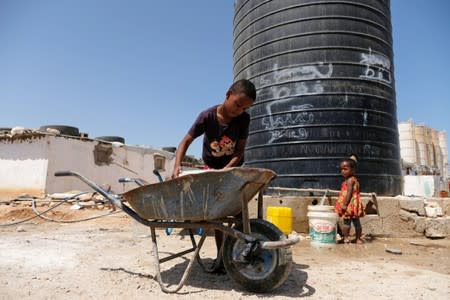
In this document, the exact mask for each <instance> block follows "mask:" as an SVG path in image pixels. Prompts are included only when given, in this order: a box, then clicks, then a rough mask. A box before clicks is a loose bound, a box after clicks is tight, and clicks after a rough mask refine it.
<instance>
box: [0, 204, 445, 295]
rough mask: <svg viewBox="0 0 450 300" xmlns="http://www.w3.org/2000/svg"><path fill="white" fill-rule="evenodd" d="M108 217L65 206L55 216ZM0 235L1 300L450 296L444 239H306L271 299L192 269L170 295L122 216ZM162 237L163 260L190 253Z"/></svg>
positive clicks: (40, 223)
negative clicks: (321, 243)
mask: <svg viewBox="0 0 450 300" xmlns="http://www.w3.org/2000/svg"><path fill="white" fill-rule="evenodd" d="M40 209H41V210H43V208H40ZM105 212H107V211H106V210H95V209H82V210H77V211H73V210H70V209H68V206H66V207H61V209H58V211H57V212H55V213H53V214H52V217H53V218H63V219H66V220H74V219H80V218H85V217H88V216H95V215H98V214H104V213H105ZM31 215H33V213H32V212H31V209H30V208H29V207H23V206H19V207H11V206H7V205H0V224H5V223H8V222H11V221H13V220H15V221H17V220H20V219H23V218H25V217H27V216H31ZM0 232H1V243H0V299H99V298H108V299H156V298H163V299H187V298H189V299H244V298H245V299H259V298H271V299H290V298H300V297H305V298H309V299H351V298H353V299H361V298H364V299H433V300H434V299H450V251H449V249H450V241H449V240H447V239H445V240H428V239H388V238H380V237H379V238H375V239H371V240H367V241H366V243H365V244H364V245H362V246H357V245H354V244H350V245H336V246H334V247H331V248H324V247H314V246H312V245H311V244H310V242H309V240H308V239H307V236H306V235H303V236H302V237H303V239H302V241H301V242H300V244H298V245H296V246H295V247H293V249H292V250H293V268H292V272H291V274H290V276H289V277H288V279H287V280H286V282H285V283H284V284H283V285H282V286H281V287H280V288H278V289H277V290H275V291H273V292H272V293H269V294H254V293H249V292H247V291H245V290H243V289H242V288H240V287H239V286H238V285H237V284H236V283H234V282H233V281H232V280H231V279H230V278H229V277H228V276H227V275H214V274H207V273H204V272H203V271H202V269H201V268H200V267H199V265H198V264H195V265H194V268H193V271H192V274H191V276H190V277H189V279H188V280H187V282H186V285H185V286H184V287H183V288H182V289H181V291H180V292H179V293H178V294H170V295H169V294H164V293H163V292H161V290H160V288H159V285H158V283H157V282H156V280H155V279H154V275H155V271H154V267H153V259H152V258H153V256H152V251H151V243H150V238H148V237H147V236H146V235H148V234H149V229H148V228H146V227H144V226H142V225H139V224H137V223H136V222H135V221H132V220H131V219H130V218H129V217H127V216H125V215H124V214H122V213H119V214H114V215H111V216H108V217H103V218H100V219H95V220H91V221H85V222H80V223H71V224H61V223H54V222H48V221H44V220H41V219H33V220H31V221H29V222H27V223H24V224H20V225H15V226H8V227H0ZM158 235H159V238H158V244H159V248H160V249H159V250H160V256H164V255H166V254H169V253H174V252H177V251H180V250H184V249H187V248H189V247H190V241H189V238H188V236H185V237H183V236H181V235H178V234H172V235H171V236H166V235H165V234H164V232H163V231H158ZM386 247H387V248H395V249H400V250H401V251H402V254H392V253H388V252H386V251H385V248H386ZM214 251H215V246H214V239H213V238H212V237H211V238H207V240H206V244H205V246H204V247H203V248H202V253H201V255H202V257H206V260H207V261H209V262H210V261H211V258H212V257H213V256H214V254H215V253H214ZM186 266H187V259H186V258H179V259H176V260H173V261H170V262H167V263H164V264H163V265H162V275H163V278H164V280H165V282H167V283H169V284H172V285H174V284H176V283H177V282H178V280H179V279H180V277H181V275H182V274H183V271H184V268H185V267H186Z"/></svg>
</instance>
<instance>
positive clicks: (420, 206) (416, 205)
mask: <svg viewBox="0 0 450 300" xmlns="http://www.w3.org/2000/svg"><path fill="white" fill-rule="evenodd" d="M398 203H399V205H400V208H401V209H404V210H407V211H410V212H415V213H417V214H418V215H419V216H425V208H424V203H423V198H407V197H406V198H400V199H399V200H398Z"/></svg>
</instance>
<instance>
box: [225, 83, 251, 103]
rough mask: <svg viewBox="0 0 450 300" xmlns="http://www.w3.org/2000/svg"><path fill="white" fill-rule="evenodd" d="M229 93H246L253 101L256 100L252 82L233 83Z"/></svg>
mask: <svg viewBox="0 0 450 300" xmlns="http://www.w3.org/2000/svg"><path fill="white" fill-rule="evenodd" d="M228 91H231V92H233V93H244V94H245V95H247V96H248V97H250V98H251V99H253V100H255V99H256V89H255V86H254V85H253V83H252V82H251V81H250V80H247V79H241V80H238V81H236V82H235V83H233V84H232V85H231V86H230V88H229V89H228Z"/></svg>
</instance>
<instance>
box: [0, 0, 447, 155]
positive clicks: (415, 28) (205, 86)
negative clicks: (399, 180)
mask: <svg viewBox="0 0 450 300" xmlns="http://www.w3.org/2000/svg"><path fill="white" fill-rule="evenodd" d="M233 2H234V1H232V0H214V1H212V0H192V1H185V0H178V1H175V0H166V1H144V0H142V1H140V0H135V1H119V0H96V1H91V0H89V1H88V0H80V1H75V0H40V1H32V0H0V127H14V126H24V127H27V128H38V127H40V126H41V125H48V124H65V125H70V126H76V127H78V128H79V129H80V131H81V132H87V133H89V136H90V137H96V136H105V135H118V136H123V137H125V139H126V142H127V143H128V144H137V145H148V146H152V147H156V148H159V147H164V146H177V145H178V143H179V141H180V140H181V138H182V137H183V136H184V134H185V133H186V131H187V130H188V128H189V127H190V125H191V124H192V122H193V121H194V119H195V117H196V116H197V114H198V112H200V111H201V110H203V109H205V108H207V107H209V106H211V105H214V104H218V103H221V102H222V101H223V99H224V95H225V92H226V90H227V88H228V86H229V85H230V84H231V83H232V80H233V74H232V65H233V63H232V19H233ZM391 9H392V23H393V37H394V67H395V79H396V91H397V113H398V119H399V120H407V119H409V118H412V119H414V120H415V122H416V123H424V124H426V125H428V126H430V127H432V128H435V129H438V130H447V132H448V131H449V129H450V109H449V106H450V92H449V91H448V89H447V88H448V87H450V72H449V71H450V60H449V55H450V1H447V0H429V1H425V0H392V1H391ZM200 148H201V142H200V139H198V140H197V141H196V142H195V143H194V144H193V146H192V147H191V149H190V151H188V152H189V153H190V154H193V155H195V156H200Z"/></svg>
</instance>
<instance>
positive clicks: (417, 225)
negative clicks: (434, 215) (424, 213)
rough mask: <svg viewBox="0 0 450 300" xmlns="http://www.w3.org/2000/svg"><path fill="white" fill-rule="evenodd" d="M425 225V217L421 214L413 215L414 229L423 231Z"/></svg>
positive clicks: (419, 231)
mask: <svg viewBox="0 0 450 300" xmlns="http://www.w3.org/2000/svg"><path fill="white" fill-rule="evenodd" d="M426 228H427V226H426V218H425V217H421V216H415V219H414V231H415V232H417V233H420V234H423V233H424V232H425V229H426Z"/></svg>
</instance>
